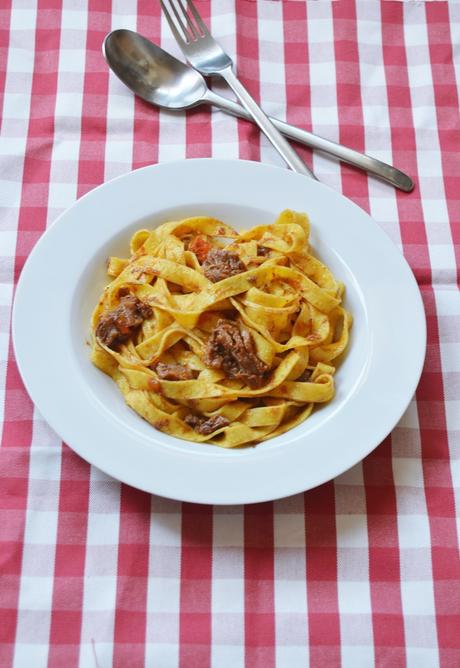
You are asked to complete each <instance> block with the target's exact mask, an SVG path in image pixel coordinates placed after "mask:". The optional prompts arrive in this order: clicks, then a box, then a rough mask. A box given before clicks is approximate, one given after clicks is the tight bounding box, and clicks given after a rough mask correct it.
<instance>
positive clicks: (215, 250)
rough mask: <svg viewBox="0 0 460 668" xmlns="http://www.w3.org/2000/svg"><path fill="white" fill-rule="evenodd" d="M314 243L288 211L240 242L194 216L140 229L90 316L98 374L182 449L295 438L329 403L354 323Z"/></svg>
mask: <svg viewBox="0 0 460 668" xmlns="http://www.w3.org/2000/svg"><path fill="white" fill-rule="evenodd" d="M309 233H310V225H309V221H308V218H307V216H306V215H305V214H301V213H297V212H294V211H291V210H288V209H287V210H285V211H283V212H282V213H281V214H280V215H279V216H278V217H277V218H276V220H274V222H273V223H272V224H258V225H257V224H256V225H255V226H254V227H253V228H252V229H246V230H243V231H241V232H238V231H237V230H235V229H233V228H232V227H231V226H229V225H227V224H226V223H224V222H222V221H219V220H217V219H215V218H212V217H207V216H199V215H198V216H195V217H191V218H186V219H183V220H177V221H167V222H165V223H164V224H163V225H160V226H159V227H157V228H155V229H154V230H144V229H142V230H138V231H137V232H136V233H135V234H134V236H133V238H132V240H131V249H134V250H133V252H132V255H131V256H130V257H129V258H127V259H124V258H112V261H111V263H110V267H111V268H112V271H111V273H110V276H111V277H112V278H113V281H112V284H111V286H110V288H109V289H108V290H106V291H105V292H104V293H103V295H102V298H101V300H100V301H99V303H98V305H97V307H96V311H95V312H94V314H93V320H92V323H93V350H92V360H93V362H94V364H95V365H96V366H98V367H99V368H100V369H102V370H103V371H105V372H106V373H108V374H110V375H111V376H112V377H113V378H114V380H115V381H116V382H117V383H118V386H119V388H120V390H121V392H122V393H123V395H124V397H125V400H126V403H127V404H128V405H129V406H130V407H131V408H132V409H133V410H134V411H136V412H137V413H138V414H139V415H140V416H141V417H143V418H144V419H145V420H147V421H148V422H149V423H150V424H151V425H153V426H154V427H155V428H156V429H159V430H160V431H164V432H165V433H168V434H171V435H172V436H177V437H178V438H184V439H187V440H190V441H195V442H204V441H209V442H211V443H213V444H215V445H219V446H221V447H226V448H228V447H230V448H233V447H240V446H242V445H254V444H256V443H259V442H260V441H263V440H265V439H267V438H271V437H272V436H277V435H279V434H282V433H283V432H284V431H286V430H287V429H292V428H293V427H295V426H296V425H297V424H300V423H301V422H303V420H305V419H307V418H308V416H309V415H310V413H311V411H312V410H314V407H315V406H316V405H317V404H322V403H325V402H327V401H330V400H331V399H332V398H333V396H334V392H335V384H334V378H333V376H334V372H335V364H334V361H335V360H336V359H340V356H341V355H342V353H343V352H344V351H345V350H346V348H347V345H348V340H349V339H348V331H349V329H350V327H351V322H352V319H351V315H350V314H349V313H348V311H346V309H345V308H344V307H343V301H342V298H343V294H344V286H343V284H342V283H341V282H340V281H338V280H337V279H336V278H335V277H334V276H333V275H332V273H331V272H330V270H329V269H328V268H327V267H326V266H325V265H324V264H322V263H321V262H320V260H318V258H316V257H315V256H314V254H313V253H312V249H311V247H310V242H309ZM317 277H318V280H316V278H317ZM222 281H224V283H222ZM219 284H220V285H219ZM114 295H115V296H117V297H118V299H117V300H116V301H115V303H114V302H113V297H114ZM142 300H145V302H143V301H142ZM128 343H129V345H127V344H128ZM259 355H260V356H259ZM120 381H121V382H120Z"/></svg>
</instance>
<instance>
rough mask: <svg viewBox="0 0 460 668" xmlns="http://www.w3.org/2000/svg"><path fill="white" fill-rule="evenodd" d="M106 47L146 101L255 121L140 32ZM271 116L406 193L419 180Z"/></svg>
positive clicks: (296, 135) (292, 134) (285, 129)
mask: <svg viewBox="0 0 460 668" xmlns="http://www.w3.org/2000/svg"><path fill="white" fill-rule="evenodd" d="M102 50H103V53H104V56H105V59H106V61H107V63H108V65H109V67H110V68H111V69H112V70H113V72H114V73H115V74H116V75H117V76H118V78H119V79H121V81H122V82H123V83H124V84H125V85H126V86H128V88H130V89H131V90H132V91H133V93H135V94H136V95H138V96H139V97H141V98H142V99H143V100H145V101H146V102H150V103H151V104H155V105H156V106H158V107H161V108H163V109H173V110H177V111H178V110H181V109H189V108H191V107H196V106H198V105H199V104H203V103H207V104H213V105H214V106H216V107H219V108H220V109H222V110H223V111H226V112H228V113H230V114H232V115H233V116H239V117H241V118H245V119H247V120H252V117H251V116H250V114H249V113H248V112H247V111H246V110H245V109H244V107H242V106H241V105H239V104H238V103H237V102H233V101H232V100H229V99H227V98H225V97H223V96H221V95H217V94H216V93H214V92H213V91H212V90H210V88H208V85H207V84H206V81H205V79H204V78H203V76H202V75H201V74H200V73H199V72H197V71H196V70H194V69H193V68H192V67H190V66H189V65H185V64H184V63H183V62H181V61H180V60H178V59H177V58H175V57H174V56H172V55H171V54H169V53H167V52H166V51H164V50H163V49H161V48H160V47H159V46H157V45H156V44H153V42H151V41H149V40H148V39H146V38H145V37H142V35H139V33H136V32H133V31H132V30H124V29H122V30H114V31H113V32H111V33H109V34H108V35H107V36H106V38H105V40H104V43H103V47H102ZM270 120H271V121H272V123H273V124H274V125H276V127H277V128H278V130H280V131H281V132H282V133H283V134H284V135H286V136H287V137H289V138H290V139H294V140H295V141H298V142H300V143H302V144H305V145H306V146H310V147H311V148H314V149H317V150H319V151H323V152H325V153H329V154H331V155H333V156H335V157H336V158H339V160H342V161H343V162H347V163H348V164H350V165H353V166H354V167H358V168H360V169H363V170H365V171H367V172H369V174H373V175H374V176H376V177H378V178H380V179H382V180H383V181H387V182H388V183H390V184H391V185H393V186H395V187H396V188H399V189H400V190H404V191H405V192H410V191H411V190H412V189H413V188H414V182H413V181H412V179H411V178H410V177H409V176H407V174H404V173H403V172H401V171H400V170H399V169H396V168H395V167H392V166H391V165H387V164H386V163H385V162H382V161H381V160H377V159H376V158H371V157H370V156H368V155H366V154H364V153H360V152H359V151H355V150H354V149H352V148H348V147H347V146H342V145H341V144H337V143H336V142H333V141H330V140H329V139H324V138H323V137H319V136H318V135H315V134H313V133H311V132H307V131H306V130H301V129H300V128H296V127H295V126H293V125H289V124H288V123H284V122H283V121H280V120H278V119H276V118H270Z"/></svg>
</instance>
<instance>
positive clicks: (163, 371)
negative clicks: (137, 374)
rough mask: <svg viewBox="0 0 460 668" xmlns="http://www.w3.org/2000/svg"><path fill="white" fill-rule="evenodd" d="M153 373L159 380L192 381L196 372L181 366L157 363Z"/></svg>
mask: <svg viewBox="0 0 460 668" xmlns="http://www.w3.org/2000/svg"><path fill="white" fill-rule="evenodd" d="M155 371H156V372H157V376H158V377H159V378H161V380H192V379H193V378H196V372H194V371H193V370H192V369H190V368H189V367H188V366H183V365H182V364H164V363H163V362H158V364H157V365H156V367H155Z"/></svg>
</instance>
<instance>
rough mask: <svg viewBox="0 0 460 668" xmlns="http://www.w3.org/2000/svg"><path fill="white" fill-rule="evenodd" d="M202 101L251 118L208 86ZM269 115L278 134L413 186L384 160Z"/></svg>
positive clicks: (406, 189)
mask: <svg viewBox="0 0 460 668" xmlns="http://www.w3.org/2000/svg"><path fill="white" fill-rule="evenodd" d="M204 101H205V102H207V103H208V104H212V105H214V106H216V107H219V108H220V109H222V110H223V111H226V112H228V113H229V114H232V115H233V116H239V117H240V118H245V119H247V120H248V121H252V120H253V118H252V116H251V114H249V112H247V111H246V109H245V108H244V107H242V106H241V105H240V104H238V103H237V102H233V100H229V99H228V98H226V97H223V96H222V95H217V93H214V92H213V91H211V90H209V91H208V92H207V93H206V95H205V96H204ZM269 118H270V120H271V122H272V123H273V125H274V126H275V127H276V128H277V129H278V130H279V131H280V132H281V133H282V134H284V135H285V136H286V137H289V139H294V140H295V141H298V142H300V143H301V144H305V145H306V146H309V147H310V148H314V149H317V150H318V151H323V152H324V153H329V154H331V155H334V156H335V157H336V158H339V160H342V162H346V163H348V164H349V165H353V166H354V167H358V168H359V169H363V170H364V171H366V172H369V174H373V175H374V176H376V177H377V178H379V179H382V180H383V181H386V182H387V183H390V184H391V185H392V186H395V187H396V188H399V190H403V191H404V192H411V190H413V188H414V182H413V181H412V179H411V178H410V177H409V176H408V175H407V174H404V172H401V171H400V170H399V169H396V167H392V166H391V165H388V164H387V163H386V162H382V161H381V160H377V158H371V156H369V155H366V154H365V153H360V152H359V151H355V150H354V149H352V148H348V146H342V145H341V144H337V143H336V142H334V141H331V140H330V139H325V138H324V137H320V136H319V135H315V134H313V133H312V132H308V131H307V130H302V129H301V128H297V127H295V125H289V123H285V122H284V121H280V120H279V119H277V118H272V117H269Z"/></svg>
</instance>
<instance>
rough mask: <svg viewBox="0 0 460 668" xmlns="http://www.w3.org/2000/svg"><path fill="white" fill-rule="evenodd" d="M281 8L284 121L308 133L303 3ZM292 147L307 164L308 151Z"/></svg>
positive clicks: (307, 66) (308, 96)
mask: <svg viewBox="0 0 460 668" xmlns="http://www.w3.org/2000/svg"><path fill="white" fill-rule="evenodd" d="M282 9H283V27H284V71H285V82H286V121H287V122H288V123H291V125H296V126H297V127H300V128H303V129H305V130H310V131H311V128H312V124H311V89H310V81H309V77H308V68H309V63H310V61H309V54H308V23H307V4H306V3H305V4H304V3H303V2H298V3H295V2H285V3H283V7H282ZM295 148H296V151H298V152H299V154H300V155H301V156H302V158H303V159H304V160H305V162H307V164H311V161H312V152H311V150H310V149H308V148H306V147H305V146H303V145H302V144H298V145H297V146H296V147H295Z"/></svg>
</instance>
